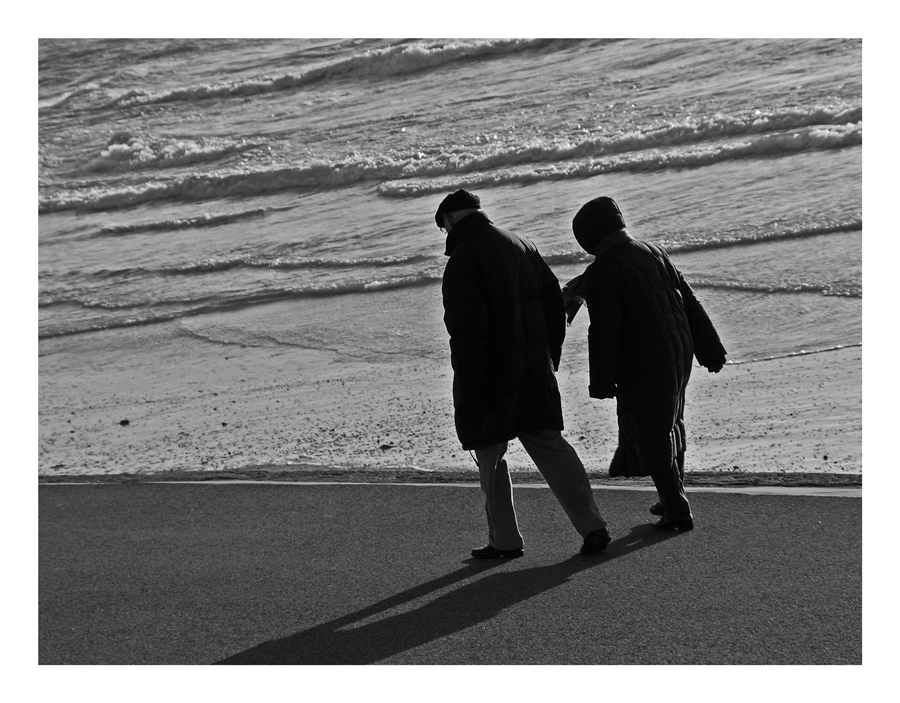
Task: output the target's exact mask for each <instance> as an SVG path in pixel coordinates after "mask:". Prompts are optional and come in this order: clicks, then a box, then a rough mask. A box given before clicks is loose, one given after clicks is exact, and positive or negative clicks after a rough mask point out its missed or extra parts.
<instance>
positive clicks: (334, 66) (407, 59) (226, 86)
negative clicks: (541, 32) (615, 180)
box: [107, 39, 548, 107]
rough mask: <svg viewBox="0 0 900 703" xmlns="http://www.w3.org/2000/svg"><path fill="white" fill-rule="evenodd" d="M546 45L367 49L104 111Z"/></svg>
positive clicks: (119, 100) (122, 98) (136, 96)
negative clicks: (274, 73)
mask: <svg viewBox="0 0 900 703" xmlns="http://www.w3.org/2000/svg"><path fill="white" fill-rule="evenodd" d="M547 43H548V40H546V39H540V40H525V39H504V40H496V41H488V40H485V41H474V40H473V41H465V40H460V41H448V42H414V43H410V44H398V45H394V46H389V47H385V48H381V49H372V50H369V51H365V52H362V53H360V54H356V55H353V56H350V57H348V58H345V59H341V60H339V61H335V62H333V63H328V64H325V65H323V66H318V67H316V68H312V69H310V70H309V71H306V72H304V73H287V74H283V75H279V76H260V77H257V78H251V79H246V80H241V81H235V82H232V83H216V84H212V85H209V84H205V85H196V86H187V87H184V88H178V89H175V90H169V91H163V92H158V93H153V92H144V91H141V90H130V91H128V92H126V93H124V94H122V95H119V96H117V97H116V98H114V99H113V100H111V101H110V102H109V103H108V104H107V107H120V106H121V107H127V106H131V105H142V104H148V103H164V102H174V101H194V100H203V99H208V98H230V97H245V96H248V95H256V94H260V93H271V92H275V91H280V90H291V89H296V88H302V87H304V86H307V85H310V84H313V83H319V82H321V81H325V80H330V79H335V78H367V77H373V76H374V77H378V78H385V77H390V76H396V75H402V74H405V73H413V72H415V71H421V70H424V69H433V68H437V67H440V66H443V65H445V64H448V63H452V62H455V61H461V60H466V59H476V58H484V57H486V56H492V55H498V54H506V53H510V52H517V51H523V50H526V49H532V48H540V47H541V46H544V45H546V44H547Z"/></svg>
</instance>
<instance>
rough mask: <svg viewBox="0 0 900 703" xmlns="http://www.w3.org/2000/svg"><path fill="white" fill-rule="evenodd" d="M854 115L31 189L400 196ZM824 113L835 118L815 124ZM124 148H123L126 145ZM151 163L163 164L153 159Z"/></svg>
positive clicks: (743, 142)
mask: <svg viewBox="0 0 900 703" xmlns="http://www.w3.org/2000/svg"><path fill="white" fill-rule="evenodd" d="M859 116H861V108H850V109H835V110H828V109H825V108H815V109H812V110H799V109H792V110H785V111H781V112H777V111H776V112H772V113H769V114H766V115H764V116H762V117H758V118H756V119H750V118H749V117H748V118H743V119H738V118H733V117H732V118H725V117H717V118H715V119H712V120H706V121H702V122H699V123H698V124H697V125H696V126H694V127H691V126H690V125H689V123H685V124H681V125H670V126H668V127H665V128H656V129H653V130H650V131H648V132H642V133H629V134H624V135H619V136H618V137H614V138H592V139H587V140H584V141H582V142H579V143H576V144H570V143H568V142H565V143H561V144H558V143H554V144H548V143H543V142H539V143H526V144H521V145H519V144H517V145H514V146H508V147H499V148H498V147H496V146H493V147H486V148H488V149H491V151H488V152H486V153H477V152H476V153H473V154H471V155H468V156H466V155H462V156H461V155H460V154H458V153H456V152H453V151H452V150H451V151H441V152H439V153H437V154H432V155H429V156H426V155H424V154H421V153H415V154H413V153H410V154H402V153H401V154H389V155H385V156H380V157H373V156H366V155H359V154H353V155H350V156H347V157H345V158H342V159H339V160H331V159H314V160H311V161H308V162H303V163H298V164H293V165H275V166H271V165H266V166H256V167H254V166H242V167H239V168H235V169H233V170H225V171H212V172H208V173H192V174H187V175H181V176H174V177H171V178H161V179H159V180H151V181H147V182H143V183H137V184H133V185H128V186H120V187H115V186H106V187H104V186H103V185H91V186H89V187H85V188H76V189H69V190H54V189H51V188H49V187H48V188H45V189H44V190H45V192H44V193H43V194H42V195H41V196H40V200H39V212H56V211H61V210H70V209H75V210H107V209H115V208H124V207H132V206H134V205H139V204H142V203H146V202H150V201H154V200H164V199H172V198H181V199H188V200H203V199H212V198H222V197H228V196H246V195H259V194H266V193H272V192H277V191H281V190H287V189H322V188H324V189H336V188H343V187H347V186H351V185H354V184H358V183H361V182H380V183H379V185H378V187H377V189H376V192H377V194H378V195H380V196H382V197H388V198H401V197H402V198H405V197H415V196H424V195H433V194H435V193H440V192H446V191H450V190H456V189H457V188H467V189H474V188H478V187H490V186H493V185H502V184H509V183H529V182H535V181H552V180H563V179H572V178H590V177H592V176H596V175H600V174H605V173H616V172H649V171H659V170H665V169H681V168H699V167H702V166H708V165H711V164H716V163H720V162H723V161H729V160H736V159H747V158H769V157H778V156H784V155H789V154H795V153H798V152H803V151H814V150H824V149H841V148H845V147H850V146H858V145H860V144H861V143H862V122H856V123H852V122H850V123H843V124H841V123H840V122H842V121H843V120H845V119H851V118H854V117H859ZM827 120H831V121H833V122H837V123H835V124H827V123H826V124H822V123H821V121H827ZM806 121H816V124H811V125H806V126H798V125H802V123H804V122H806ZM760 125H762V126H760ZM766 125H769V126H771V125H778V127H779V128H785V127H790V131H787V132H782V133H773V134H769V133H764V134H759V133H753V132H754V130H762V129H763V128H764V127H765V126H766ZM723 132H730V133H731V135H730V138H729V140H726V141H714V142H707V143H697V142H698V141H701V142H702V141H703V140H708V139H710V138H719V137H721V136H722V133H723ZM735 134H738V135H739V136H735ZM256 146H259V145H257V144H251V143H246V144H240V145H234V146H233V147H228V148H232V150H239V149H249V148H253V147H256ZM128 151H129V153H130V152H131V147H129V149H128ZM123 153H124V152H123ZM178 153H181V152H179V151H178V150H176V151H175V152H173V156H172V157H171V160H170V161H168V162H165V163H166V164H167V165H171V164H172V163H174V162H175V161H176V160H177V159H178V158H194V157H193V156H188V152H187V151H185V152H184V155H183V157H180V156H178ZM222 153H223V152H222V151H221V149H220V150H218V151H216V150H215V149H214V150H213V151H211V152H210V155H209V158H220V157H221V156H222ZM154 154H157V155H160V154H161V152H152V150H151V154H150V156H149V157H148V158H150V159H151V160H152V159H153V158H156V156H154ZM116 158H118V157H116ZM123 158H124V157H123ZM131 158H132V157H131V156H129V157H128V161H127V163H129V164H132V165H133V163H134V162H133V161H131ZM136 158H138V159H140V157H136ZM197 158H200V159H202V158H205V157H203V156H202V152H197ZM159 163H160V165H163V162H159Z"/></svg>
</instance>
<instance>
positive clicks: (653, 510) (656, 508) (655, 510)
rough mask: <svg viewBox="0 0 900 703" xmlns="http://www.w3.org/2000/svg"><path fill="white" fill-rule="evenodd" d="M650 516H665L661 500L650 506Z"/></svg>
mask: <svg viewBox="0 0 900 703" xmlns="http://www.w3.org/2000/svg"><path fill="white" fill-rule="evenodd" d="M650 514H651V515H658V516H660V517H662V516H663V515H665V514H666V508H665V506H664V505H663V504H662V501H661V500H658V501H656V502H655V503H654V504H653V505H651V506H650Z"/></svg>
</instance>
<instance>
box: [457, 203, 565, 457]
mask: <svg viewBox="0 0 900 703" xmlns="http://www.w3.org/2000/svg"><path fill="white" fill-rule="evenodd" d="M445 253H446V254H447V255H448V256H449V257H450V259H449V261H448V262H447V266H446V268H445V270H444V277H443V299H444V324H445V325H446V327H447V332H448V333H449V334H450V360H451V364H452V366H453V372H454V373H453V405H454V416H455V420H456V432H457V435H458V436H459V440H460V442H461V443H462V446H463V449H478V448H481V447H485V446H488V445H491V444H497V443H499V442H505V441H508V440H510V439H513V438H514V437H515V436H516V435H517V434H518V433H519V432H528V431H534V430H552V429H556V430H561V429H563V419H562V404H561V402H560V397H559V388H558V386H557V383H556V376H555V374H554V371H555V370H556V369H557V368H558V367H559V360H560V355H561V354H562V344H563V340H564V339H565V334H566V328H565V312H564V310H563V300H562V294H561V292H560V289H559V282H558V281H557V279H556V276H554V275H553V272H552V271H551V270H550V268H549V267H548V266H547V264H546V263H545V262H544V260H543V259H542V258H541V256H540V254H539V253H538V251H537V249H536V248H535V246H534V245H533V244H532V243H531V242H529V241H528V240H526V239H523V238H522V237H519V236H518V235H516V234H513V233H512V232H509V231H506V230H504V229H501V228H499V227H496V226H495V225H494V224H493V222H491V220H490V219H488V217H487V216H486V215H485V214H484V213H483V212H480V211H479V212H474V213H471V214H469V215H467V216H466V217H464V218H463V219H462V220H460V221H459V222H458V223H456V224H455V225H454V226H453V229H452V231H451V232H450V234H449V235H448V236H447V249H446V252H445Z"/></svg>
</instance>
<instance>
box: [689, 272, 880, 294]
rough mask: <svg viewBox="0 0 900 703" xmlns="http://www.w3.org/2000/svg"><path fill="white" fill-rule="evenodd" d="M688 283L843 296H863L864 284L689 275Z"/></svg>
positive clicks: (727, 288)
mask: <svg viewBox="0 0 900 703" xmlns="http://www.w3.org/2000/svg"><path fill="white" fill-rule="evenodd" d="M688 283H690V285H691V287H693V288H711V289H717V290H729V291H736V290H737V291H743V292H747V293H766V294H772V293H820V294H822V295H828V296H834V297H842V298H862V284H861V283H856V282H852V281H831V282H827V283H822V282H800V281H798V282H791V281H783V282H780V283H775V284H764V283H753V282H742V281H722V280H716V279H706V278H699V277H698V278H690V277H688Z"/></svg>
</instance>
